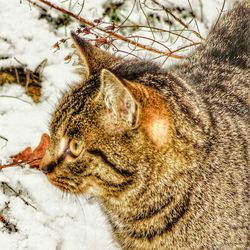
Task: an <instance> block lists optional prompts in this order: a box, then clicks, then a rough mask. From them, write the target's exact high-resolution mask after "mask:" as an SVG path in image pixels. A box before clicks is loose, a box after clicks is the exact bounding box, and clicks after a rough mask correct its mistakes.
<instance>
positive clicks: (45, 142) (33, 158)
mask: <svg viewBox="0 0 250 250" xmlns="http://www.w3.org/2000/svg"><path fill="white" fill-rule="evenodd" d="M49 143H50V137H49V135H48V134H46V133H44V134H43V135H42V136H41V141H40V143H39V145H38V146H37V147H36V148H35V149H34V150H33V151H32V149H31V147H27V148H25V149H24V150H23V151H22V152H20V153H18V154H16V155H13V156H11V158H12V159H13V163H26V164H29V165H30V167H31V168H39V164H40V162H41V160H42V158H43V157H44V155H45V153H46V150H47V149H48V147H49ZM12 165H13V164H12Z"/></svg>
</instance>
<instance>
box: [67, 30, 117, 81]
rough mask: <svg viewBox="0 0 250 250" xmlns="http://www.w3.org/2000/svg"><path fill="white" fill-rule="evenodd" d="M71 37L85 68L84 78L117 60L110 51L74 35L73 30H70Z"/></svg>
mask: <svg viewBox="0 0 250 250" xmlns="http://www.w3.org/2000/svg"><path fill="white" fill-rule="evenodd" d="M71 37H72V40H73V44H74V46H75V48H76V50H77V52H78V54H79V56H80V58H81V59H82V61H83V64H84V66H85V68H86V72H85V76H86V79H88V78H89V77H90V76H91V75H92V74H96V73H98V72H99V71H100V70H101V69H103V68H109V67H110V66H111V65H113V64H114V63H115V62H116V61H117V60H119V59H118V58H117V57H114V56H112V55H111V54H110V53H108V52H106V51H103V50H101V49H99V48H97V47H95V46H93V45H92V44H90V43H89V42H88V41H86V40H85V39H83V38H81V37H79V36H78V35H76V34H75V33H74V32H71Z"/></svg>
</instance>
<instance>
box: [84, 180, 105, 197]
mask: <svg viewBox="0 0 250 250" xmlns="http://www.w3.org/2000/svg"><path fill="white" fill-rule="evenodd" d="M79 190H80V191H81V193H82V194H88V195H91V196H95V197H98V196H101V193H102V192H101V190H100V188H99V187H98V186H97V185H96V184H95V183H94V182H93V181H92V180H90V179H85V180H83V182H82V184H80V185H79Z"/></svg>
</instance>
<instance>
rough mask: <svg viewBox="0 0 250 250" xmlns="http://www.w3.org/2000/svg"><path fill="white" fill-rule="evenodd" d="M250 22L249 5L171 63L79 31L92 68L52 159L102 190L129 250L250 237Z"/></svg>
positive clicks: (54, 133)
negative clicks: (97, 42) (76, 150)
mask: <svg viewBox="0 0 250 250" xmlns="http://www.w3.org/2000/svg"><path fill="white" fill-rule="evenodd" d="M249 27H250V10H249V8H247V7H246V5H240V6H239V7H237V8H235V9H234V10H233V11H232V12H231V13H230V14H228V15H227V16H225V17H224V18H223V20H222V21H220V23H219V24H218V25H217V26H216V28H215V29H214V30H212V31H211V33H210V35H209V37H208V39H207V43H206V44H205V45H203V46H201V47H200V48H199V49H198V50H197V51H196V52H194V54H193V55H191V56H190V57H189V58H188V59H186V60H184V61H183V62H181V64H180V65H177V66H175V67H172V68H170V69H162V68H161V67H160V66H159V65H157V64H154V63H152V62H147V61H140V60H123V59H122V58H115V57H112V56H111V55H109V54H107V53H104V52H102V51H101V50H99V49H97V48H94V47H92V46H91V45H90V44H89V43H87V42H86V41H84V40H81V39H80V38H79V37H76V36H75V35H73V38H74V43H75V45H76V47H77V50H78V52H79V53H80V54H81V57H82V58H83V61H84V62H85V63H86V64H87V66H86V67H87V77H88V79H87V80H86V81H84V82H82V83H80V84H78V85H76V86H75V87H74V88H73V89H72V90H71V91H70V92H69V93H67V94H65V96H64V97H63V98H62V100H61V101H60V103H59V105H58V107H57V110H56V112H55V113H54V115H53V117H52V122H51V126H50V134H51V145H50V148H49V150H48V152H47V153H46V156H45V158H44V159H43V162H42V169H43V170H46V169H47V170H48V169H50V171H48V173H47V176H48V179H49V180H50V182H51V183H52V184H54V185H56V186H58V187H59V188H61V189H62V190H64V191H66V192H70V193H75V194H90V195H93V196H95V197H97V199H98V200H99V202H100V204H101V206H102V208H103V211H104V212H105V213H106V214H107V217H108V220H109V222H110V224H111V226H112V228H113V235H114V238H115V240H116V241H117V242H118V244H119V245H120V247H121V248H122V249H133V250H136V249H143V250H146V249H154V250H160V249H178V250H179V249H247V248H248V247H249V245H247V244H249V242H248V240H247V237H248V236H249V231H248V229H247V225H249V214H250V211H249V207H250V206H249V205H250V204H249V134H250V131H249V124H250V121H249V119H250V115H249V80H250V73H249V60H250V54H249V44H250V31H249V30H250V29H249ZM89 48H91V49H89ZM91 51H92V52H91ZM98 62H101V63H100V64H99V63H98ZM72 139H73V140H75V141H79V142H81V145H82V149H81V153H80V154H79V156H75V155H72V154H71V153H70V150H69V148H68V145H69V143H70V141H71V140H72ZM62 140H63V142H62ZM247 242H248V243H247Z"/></svg>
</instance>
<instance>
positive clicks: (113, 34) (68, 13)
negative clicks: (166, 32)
mask: <svg viewBox="0 0 250 250" xmlns="http://www.w3.org/2000/svg"><path fill="white" fill-rule="evenodd" d="M38 1H39V2H41V3H44V4H45V5H47V6H49V7H51V8H53V9H55V10H58V11H60V12H62V13H64V14H66V15H69V16H71V17H73V18H74V19H76V20H78V21H79V22H81V23H84V24H85V25H87V26H89V27H90V28H94V29H96V30H98V31H101V32H103V33H105V34H107V35H109V36H110V37H113V38H115V39H117V40H121V41H124V42H126V43H128V44H132V45H134V46H135V47H138V48H141V49H144V50H147V51H150V52H153V53H156V54H160V55H163V56H166V57H171V58H175V59H182V58H184V56H182V55H177V54H175V52H173V51H170V52H165V51H161V50H158V49H155V48H152V47H149V46H147V45H144V44H141V43H139V42H137V41H134V40H131V39H129V38H127V37H124V36H122V35H119V34H117V33H115V32H112V31H109V30H105V29H103V28H101V27H99V26H97V25H96V24H94V23H93V22H91V21H89V20H87V19H85V18H83V17H79V16H77V15H76V14H74V13H72V12H70V11H68V10H66V9H64V8H62V7H59V6H57V5H55V4H53V3H51V2H50V1H47V0H38ZM193 45H196V44H193ZM189 46H192V45H189ZM180 50H181V48H180V49H178V51H180Z"/></svg>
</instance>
